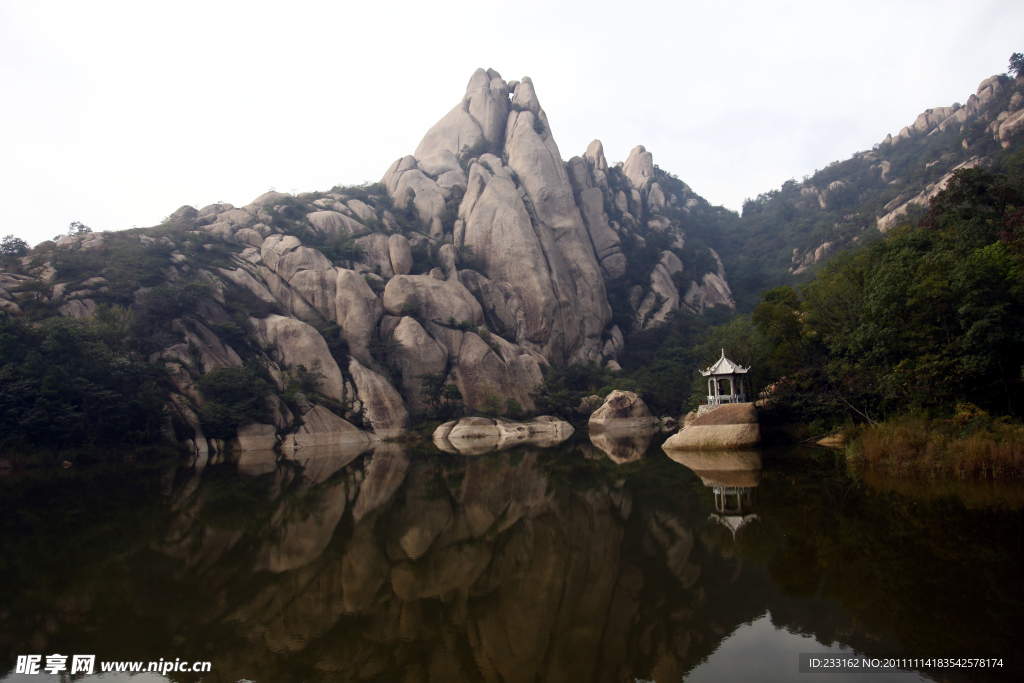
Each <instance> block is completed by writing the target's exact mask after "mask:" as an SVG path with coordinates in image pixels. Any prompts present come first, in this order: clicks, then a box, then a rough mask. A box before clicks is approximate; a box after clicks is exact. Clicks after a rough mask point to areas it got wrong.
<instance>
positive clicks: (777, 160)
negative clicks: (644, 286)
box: [0, 0, 1024, 244]
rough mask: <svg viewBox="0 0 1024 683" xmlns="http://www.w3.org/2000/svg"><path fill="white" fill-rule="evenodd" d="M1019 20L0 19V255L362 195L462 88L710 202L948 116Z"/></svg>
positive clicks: (423, 12)
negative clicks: (87, 231)
mask: <svg viewBox="0 0 1024 683" xmlns="http://www.w3.org/2000/svg"><path fill="white" fill-rule="evenodd" d="M1022 27H1024V3H1022V2H1020V1H1019V0H1017V1H1000V0H992V1H989V2H984V1H980V0H979V1H975V2H971V3H967V2H964V1H963V0H957V1H955V2H947V1H945V0H929V1H928V2H899V1H898V0H889V1H887V2H877V3H876V2H865V1H864V0H858V1H857V2H823V1H821V0H816V1H813V2H785V3H783V2H779V3H772V2H765V1H764V0H760V1H756V2H735V3H729V2H721V1H719V2H714V3H711V2H679V1H676V2H664V3H646V4H627V3H623V2H608V3H604V2H579V3H569V2H552V1H551V0H546V1H543V2H529V1H523V0H520V1H518V2H514V3H489V2H465V3H445V2H433V3H431V2H423V1H419V2H411V3H403V2H396V1H392V2H386V3H385V2H372V1H370V0H363V1H362V2H359V3H349V2H339V1H335V2H304V1H301V0H298V1H297V0H293V1H292V2H289V3H282V2H259V1H256V0H246V2H216V1H215V0H204V1H202V2H192V1H191V0H177V1H176V2H168V3H153V2H138V0H135V1H133V2H114V1H108V0H90V1H88V2H83V1H82V0H77V1H72V2H58V1H51V0H0V93H2V106H0V188H2V190H0V192H2V193H3V195H2V196H3V219H2V220H3V223H4V225H2V226H0V235H6V234H8V233H14V234H15V235H18V236H20V237H22V238H24V239H26V240H27V241H29V242H30V243H33V244H35V243H37V242H39V241H42V240H44V239H48V238H51V237H53V236H54V235H55V234H57V233H60V232H63V231H64V230H66V228H67V226H68V224H69V223H70V222H71V221H76V220H77V221H82V222H84V223H86V224H87V225H90V226H92V227H93V228H94V229H95V230H121V229H125V228H130V227H132V226H140V227H141V226H148V225H153V224H156V223H158V222H160V220H161V219H162V218H163V217H164V216H166V215H167V214H169V213H171V212H172V211H174V210H175V209H176V208H178V207H179V206H181V205H183V204H192V205H196V206H200V207H201V206H204V205H206V204H210V203H213V202H217V201H225V202H231V203H232V204H235V205H236V206H237V205H243V204H246V203H248V202H250V201H251V200H252V199H254V198H255V197H256V196H258V195H259V194H261V193H263V192H265V191H267V190H268V189H270V188H272V187H273V188H276V189H277V190H279V191H289V192H290V191H300V192H301V191H309V190H324V189H328V188H330V187H332V186H333V185H336V184H339V183H341V184H352V183H360V182H364V181H377V180H379V179H380V177H381V176H382V175H383V173H384V171H386V170H387V168H388V166H389V165H390V164H391V162H392V161H393V160H394V159H396V158H398V157H400V156H403V155H405V154H411V153H412V152H413V150H414V149H415V148H416V145H417V143H418V142H419V140H420V138H421V137H422V136H423V134H424V133H425V132H426V131H427V129H428V128H429V127H430V126H431V125H433V124H434V123H435V122H436V121H437V120H438V119H439V118H441V117H442V116H443V115H444V114H445V113H446V112H447V111H448V110H449V109H451V108H452V107H453V106H454V105H455V104H456V103H457V102H458V101H459V100H460V98H461V97H462V95H463V93H464V92H465V87H466V83H467V81H468V80H469V77H470V75H471V74H472V72H473V70H474V69H475V68H476V67H478V66H480V67H484V68H487V67H491V68H494V69H496V70H497V71H499V72H500V73H501V74H502V76H503V77H504V78H506V79H508V80H511V79H518V78H521V77H522V76H531V77H532V78H533V81H534V84H535V85H536V88H537V94H538V97H539V98H540V101H541V104H542V106H543V107H544V108H545V110H546V111H547V113H548V117H549V120H550V122H551V127H552V130H553V132H554V135H555V139H556V141H557V142H558V145H559V148H560V150H561V152H562V156H563V158H565V159H568V158H570V157H572V156H574V155H578V154H582V153H583V151H584V150H585V149H586V146H587V144H588V143H589V142H590V141H591V140H592V139H594V138H599V139H600V140H602V141H603V142H604V146H605V152H606V154H607V156H608V159H609V161H610V162H612V163H614V162H615V161H621V160H624V159H625V158H626V156H627V155H628V153H629V150H630V149H631V148H632V147H633V146H635V145H637V144H642V145H644V146H646V147H647V149H648V150H649V151H651V152H653V153H654V160H655V163H657V164H658V165H659V166H661V168H663V169H665V170H668V171H671V172H673V173H675V174H677V175H678V176H679V177H680V178H682V179H683V180H684V181H686V182H687V183H689V184H690V186H691V187H693V189H694V190H695V191H696V192H698V193H699V194H701V195H703V196H704V197H705V198H707V199H708V200H710V201H711V202H712V203H715V204H723V205H725V206H727V207H729V208H732V209H739V208H740V205H741V203H742V201H743V199H744V198H745V197H750V196H754V195H756V194H757V193H759V192H764V191H766V190H769V189H771V188H773V187H778V186H779V185H781V184H782V183H783V182H784V181H785V180H787V179H788V178H797V179H799V178H801V177H802V176H804V175H805V174H809V173H813V172H814V170H815V169H817V168H821V167H823V166H825V165H827V164H828V163H829V162H831V161H834V160H836V159H845V158H848V157H849V156H850V155H851V154H852V153H854V152H856V151H859V150H864V149H868V148H870V147H871V145H872V144H874V143H876V142H880V141H881V140H882V139H883V138H884V137H885V135H886V133H893V134H895V133H896V132H898V131H899V129H900V128H901V127H902V126H905V125H908V124H910V123H912V122H913V120H914V119H915V118H916V116H917V115H918V114H919V113H920V112H921V111H923V110H924V109H927V108H929V107H938V106H948V105H951V104H952V103H953V102H961V103H963V102H966V100H967V98H968V96H970V95H971V94H972V93H973V92H974V91H975V89H976V88H977V86H978V83H979V82H980V81H981V80H982V79H984V78H986V77H988V76H990V75H992V74H995V73H1002V72H1004V71H1006V68H1007V62H1008V59H1009V56H1010V54H1011V53H1012V52H1024V34H1022V32H1021V28H1022Z"/></svg>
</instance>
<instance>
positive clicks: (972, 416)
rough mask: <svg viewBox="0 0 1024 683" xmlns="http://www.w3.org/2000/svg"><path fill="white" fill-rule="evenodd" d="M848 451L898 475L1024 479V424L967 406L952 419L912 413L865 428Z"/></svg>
mask: <svg viewBox="0 0 1024 683" xmlns="http://www.w3.org/2000/svg"><path fill="white" fill-rule="evenodd" d="M847 452H848V455H849V456H851V457H855V458H858V459H861V460H862V461H863V462H865V463H867V464H869V465H873V466H880V467H884V468H886V469H888V470H889V471H890V472H891V473H892V474H897V475H932V476H940V475H941V476H953V477H956V478H959V479H986V478H991V479H1016V478H1021V477H1024V425H1020V424H1014V423H1010V422H1008V421H1007V420H1006V419H1004V418H991V417H989V416H988V415H987V414H985V413H984V412H982V411H980V410H979V409H977V408H976V407H974V406H970V405H965V406H960V407H959V408H958V411H957V414H956V416H954V417H953V418H951V419H935V418H928V417H924V416H915V415H908V416H904V417H901V418H899V419H896V420H893V421H891V422H886V423H884V424H880V425H874V426H870V427H863V428H861V429H860V430H858V432H857V434H855V435H854V439H853V441H852V443H851V445H850V447H848V450H847Z"/></svg>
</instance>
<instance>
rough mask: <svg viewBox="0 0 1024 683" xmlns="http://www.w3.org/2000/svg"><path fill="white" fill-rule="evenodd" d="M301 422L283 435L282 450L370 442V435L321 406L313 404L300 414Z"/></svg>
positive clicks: (290, 450)
mask: <svg viewBox="0 0 1024 683" xmlns="http://www.w3.org/2000/svg"><path fill="white" fill-rule="evenodd" d="M302 422H303V424H302V425H301V426H300V427H299V428H298V430H296V431H295V432H294V433H293V434H288V435H287V436H285V437H284V439H283V440H282V442H281V450H282V451H284V452H286V453H291V452H294V451H298V450H302V449H303V448H312V447H315V446H331V445H337V444H367V445H368V444H370V442H371V437H370V436H369V435H368V434H367V433H366V432H364V431H363V430H361V429H359V428H358V427H356V426H355V425H353V424H352V423H350V422H348V421H347V420H344V419H342V418H340V417H338V416H337V415H335V414H334V413H332V412H331V411H330V410H328V409H327V408H325V407H323V406H313V407H312V408H311V409H310V410H309V411H307V412H306V413H304V414H303V415H302ZM377 440H378V439H376V438H374V439H373V441H377Z"/></svg>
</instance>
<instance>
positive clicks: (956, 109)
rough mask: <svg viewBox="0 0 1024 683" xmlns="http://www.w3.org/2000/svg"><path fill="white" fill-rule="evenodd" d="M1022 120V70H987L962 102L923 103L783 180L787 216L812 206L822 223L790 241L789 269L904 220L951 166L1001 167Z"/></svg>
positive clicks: (802, 217) (1014, 147)
mask: <svg viewBox="0 0 1024 683" xmlns="http://www.w3.org/2000/svg"><path fill="white" fill-rule="evenodd" d="M1022 128H1024V77H1022V78H1018V79H1016V80H1014V79H1012V78H1009V77H1007V76H1005V75H996V76H991V77H989V78H986V79H985V80H983V81H982V82H981V83H980V84H979V85H978V88H977V91H976V92H975V93H974V94H972V95H971V96H970V97H968V98H967V103H966V104H960V103H954V104H952V105H951V106H948V107H935V108H932V109H926V110H925V111H923V112H922V113H921V114H920V115H919V116H918V117H917V118H916V119H915V120H914V123H912V124H910V125H908V126H904V127H903V128H901V129H900V131H899V132H898V133H897V134H896V135H895V136H894V135H891V134H890V135H886V136H885V139H884V140H882V141H881V142H880V143H879V144H877V145H875V146H874V148H873V149H872V150H870V151H867V152H860V153H857V154H854V155H853V157H852V158H851V159H849V160H847V161H843V162H837V163H835V164H832V165H830V166H829V168H827V169H824V170H823V171H820V172H819V173H818V174H816V176H815V177H813V178H810V179H807V180H805V182H804V183H803V184H802V185H801V186H796V185H794V186H793V187H792V188H789V189H788V191H787V188H785V187H784V188H783V191H782V193H781V194H782V195H786V194H792V195H793V198H792V199H791V200H789V201H788V202H787V203H789V204H790V205H791V206H792V207H793V209H795V211H793V212H792V213H793V214H795V215H793V216H792V221H793V222H794V223H808V222H812V221H815V219H814V218H812V216H814V215H815V214H817V215H818V216H820V219H819V221H820V222H821V223H822V225H820V226H819V227H818V229H816V230H814V231H813V234H812V235H808V236H807V237H805V238H804V239H802V240H801V244H800V245H799V246H797V247H794V248H793V250H792V256H791V260H790V263H789V272H790V273H791V274H793V275H799V274H801V273H803V272H805V271H806V270H808V269H809V268H812V267H813V266H814V265H815V264H820V263H822V262H824V261H825V260H827V258H828V257H829V255H831V254H834V253H836V252H837V251H838V250H840V249H841V248H842V247H845V246H848V245H850V244H856V243H859V242H860V241H861V240H862V239H863V238H864V237H871V236H872V233H873V230H872V229H874V230H877V231H878V232H879V233H882V234H884V233H886V232H888V231H889V230H891V229H892V228H894V227H896V226H898V225H902V224H906V223H907V222H909V221H911V220H912V218H913V216H914V215H915V214H916V213H920V212H923V211H926V210H927V208H928V205H929V202H930V200H931V198H932V197H934V196H935V195H937V194H938V193H939V192H941V191H942V190H944V189H945V188H946V185H948V184H949V181H950V179H951V178H952V177H953V173H954V171H956V170H957V169H960V168H973V167H975V166H982V167H986V168H989V169H990V170H993V171H999V170H1008V169H1007V168H1006V163H1007V161H1009V160H1010V159H1011V158H1012V157H1013V154H1014V153H1016V152H1017V151H1018V150H1019V149H1020V146H1021V143H1022V141H1024V140H1022V137H1021V136H1020V135H1019V133H1020V131H1021V129H1022ZM797 192H799V196H797V195H796V193H797ZM780 198H781V197H780ZM787 199H788V198H787ZM765 208H768V207H765ZM744 217H746V214H744ZM865 231H867V232H865ZM861 233H864V234H861ZM874 234H875V235H877V233H874Z"/></svg>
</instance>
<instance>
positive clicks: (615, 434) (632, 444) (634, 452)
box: [590, 427, 658, 465]
mask: <svg viewBox="0 0 1024 683" xmlns="http://www.w3.org/2000/svg"><path fill="white" fill-rule="evenodd" d="M657 432H658V430H657V429H656V428H648V429H636V430H629V431H605V430H603V429H599V428H596V427H595V428H594V429H591V431H590V443H591V444H592V445H593V446H594V448H595V449H597V450H598V451H599V452H601V453H603V454H604V455H607V456H608V457H609V458H611V460H612V462H614V463H617V464H619V465H622V464H624V463H627V462H635V461H637V460H639V459H640V458H641V457H642V456H643V454H644V453H646V452H647V449H648V448H650V446H651V440H652V439H653V438H654V435H655V434H656V433H657Z"/></svg>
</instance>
